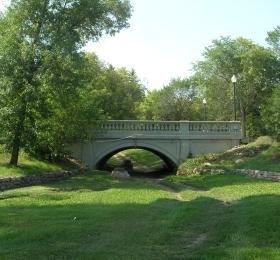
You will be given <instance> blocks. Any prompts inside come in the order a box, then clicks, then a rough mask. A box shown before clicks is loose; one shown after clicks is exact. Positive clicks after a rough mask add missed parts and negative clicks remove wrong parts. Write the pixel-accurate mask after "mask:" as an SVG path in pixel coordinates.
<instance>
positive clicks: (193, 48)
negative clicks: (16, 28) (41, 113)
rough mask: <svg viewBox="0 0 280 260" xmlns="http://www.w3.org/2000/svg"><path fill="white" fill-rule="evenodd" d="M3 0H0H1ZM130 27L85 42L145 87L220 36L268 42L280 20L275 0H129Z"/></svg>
mask: <svg viewBox="0 0 280 260" xmlns="http://www.w3.org/2000/svg"><path fill="white" fill-rule="evenodd" d="M5 1H7V0H0V9H1V4H2V6H3V3H4V2H5ZM130 2H131V5H132V6H133V9H134V11H133V14H132V17H131V19H130V27H129V28H128V29H123V30H122V31H121V32H120V33H118V34H116V35H115V36H112V37H111V36H103V37H102V38H101V39H100V40H99V41H98V42H94V43H92V42H91V43H88V44H87V46H86V48H85V49H86V51H91V52H95V53H96V54H97V55H98V57H99V58H100V59H101V60H103V61H104V62H106V63H110V64H112V65H113V66H114V67H126V68H128V69H134V70H135V71H136V73H137V75H138V76H139V78H140V80H141V81H142V83H143V84H144V85H146V86H147V87H148V89H150V90H151V89H159V88H161V87H163V86H164V85H167V84H168V83H169V81H170V80H171V79H172V78H178V77H181V78H183V77H187V76H190V75H191V74H192V64H193V63H194V62H196V61H198V60H201V59H203V57H202V53H203V51H204V49H205V47H207V46H209V45H211V41H212V40H214V39H217V38H220V37H221V36H231V37H232V38H236V37H240V36H241V37H245V38H249V39H252V40H253V41H254V42H255V43H259V44H261V45H266V42H265V38H266V35H267V32H268V31H271V30H273V28H275V27H276V26H277V25H280V16H279V13H280V1H279V0H130Z"/></svg>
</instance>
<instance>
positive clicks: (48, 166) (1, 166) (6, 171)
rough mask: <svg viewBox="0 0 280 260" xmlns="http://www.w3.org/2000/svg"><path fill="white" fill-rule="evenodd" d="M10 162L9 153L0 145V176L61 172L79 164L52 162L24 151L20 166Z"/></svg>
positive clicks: (21, 154) (20, 158) (21, 155)
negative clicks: (39, 158)
mask: <svg viewBox="0 0 280 260" xmlns="http://www.w3.org/2000/svg"><path fill="white" fill-rule="evenodd" d="M8 162H9V155H8V154H7V153H6V152H5V151H4V149H2V147H0V178H6V177H20V176H26V175H29V174H38V173H46V172H61V171H63V170H66V169H67V170H69V169H73V168H76V167H77V165H75V164H73V163H71V162H69V161H60V162H56V163H50V162H47V161H42V160H38V159H36V158H33V157H31V156H29V155H27V154H26V153H24V152H21V153H20V156H19V164H18V167H14V166H11V165H9V164H8Z"/></svg>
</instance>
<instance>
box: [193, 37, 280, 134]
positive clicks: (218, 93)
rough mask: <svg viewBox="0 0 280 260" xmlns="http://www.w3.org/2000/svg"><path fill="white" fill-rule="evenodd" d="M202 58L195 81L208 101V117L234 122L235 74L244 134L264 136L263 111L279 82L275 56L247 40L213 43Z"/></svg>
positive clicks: (228, 40) (225, 40)
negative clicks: (233, 81) (231, 80)
mask: <svg viewBox="0 0 280 260" xmlns="http://www.w3.org/2000/svg"><path fill="white" fill-rule="evenodd" d="M203 56H204V61H200V62H198V63H197V64H195V66H194V69H195V72H196V73H195V75H194V80H195V81H196V83H197V85H198V86H200V88H201V91H202V93H203V95H204V96H205V97H207V100H208V104H209V117H210V118H211V119H216V120H217V119H218V120H229V119H232V118H233V116H232V115H233V113H232V111H233V109H232V107H233V105H232V104H233V91H232V89H233V87H232V83H231V82H230V79H231V77H232V75H233V74H235V75H237V83H236V94H237V105H238V106H237V108H238V111H237V112H238V118H240V119H241V122H242V130H243V133H244V135H246V134H247V132H248V134H249V135H250V136H256V135H260V134H264V129H263V128H262V122H261V117H260V113H261V108H262V106H263V105H264V104H265V102H266V100H267V98H269V97H270V95H271V93H272V91H273V88H274V86H275V84H277V83H278V82H279V68H280V63H279V60H278V59H277V57H276V56H275V54H274V52H273V51H271V50H270V49H266V48H264V47H262V46H259V45H257V44H255V43H253V42H252V41H250V40H247V39H243V38H237V39H231V38H229V37H222V38H221V39H219V40H214V41H213V44H212V45H211V46H209V47H208V48H206V50H205V52H204V54H203ZM246 129H247V130H246Z"/></svg>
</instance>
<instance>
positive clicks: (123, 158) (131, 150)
mask: <svg viewBox="0 0 280 260" xmlns="http://www.w3.org/2000/svg"><path fill="white" fill-rule="evenodd" d="M127 165H130V167H127ZM96 167H97V169H100V170H107V171H112V170H113V169H114V168H115V167H124V168H126V170H128V172H129V174H130V175H131V176H137V177H138V176H139V177H155V178H157V177H162V176H165V175H170V174H174V172H175V170H176V168H177V165H176V163H175V162H174V161H173V160H172V159H170V158H169V157H168V156H166V155H165V154H163V153H161V152H159V151H157V150H155V149H152V148H147V147H142V146H136V147H135V146H127V147H122V148H119V149H115V150H114V151H111V152H109V153H108V154H106V155H105V156H104V157H103V158H102V159H100V160H99V161H98V162H97V165H96Z"/></svg>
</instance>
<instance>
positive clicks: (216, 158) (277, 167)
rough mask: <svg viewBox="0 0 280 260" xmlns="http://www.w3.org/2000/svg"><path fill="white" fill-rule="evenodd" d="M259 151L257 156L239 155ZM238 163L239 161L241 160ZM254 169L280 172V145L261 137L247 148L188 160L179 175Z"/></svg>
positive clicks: (180, 169)
mask: <svg viewBox="0 0 280 260" xmlns="http://www.w3.org/2000/svg"><path fill="white" fill-rule="evenodd" d="M247 151H252V152H254V151H257V154H256V155H255V156H240V155H239V153H244V152H247ZM240 159H241V161H240V162H238V160H240ZM205 163H210V165H207V167H208V168H218V169H221V168H222V169H224V168H225V169H228V170H230V169H253V170H262V171H272V172H280V143H277V142H274V141H273V140H272V139H271V138H269V137H266V136H264V137H260V138H258V139H257V140H256V141H255V142H252V143H250V144H248V145H246V146H243V147H239V148H234V149H231V150H229V151H226V152H224V153H220V154H210V155H206V156H200V157H196V158H191V159H187V160H186V161H185V162H184V163H183V164H182V165H180V167H179V169H178V174H179V175H191V174H193V173H194V172H193V170H194V169H195V168H201V167H202V168H203V167H205Z"/></svg>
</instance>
